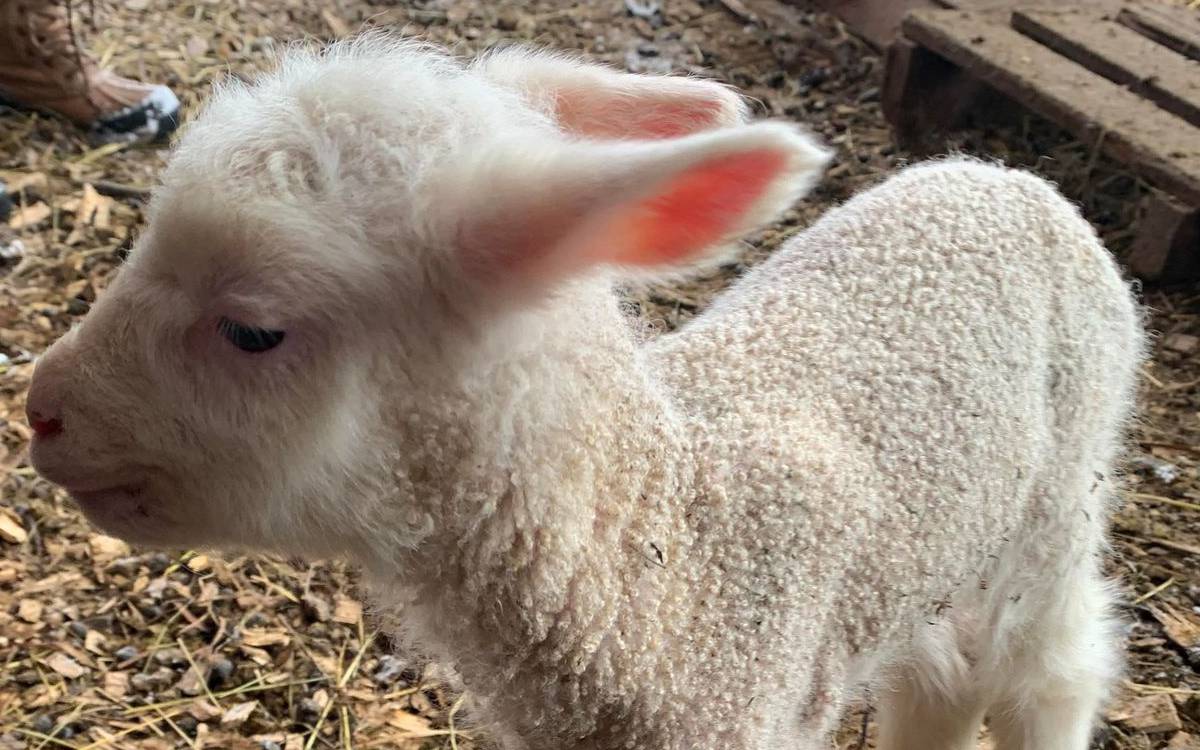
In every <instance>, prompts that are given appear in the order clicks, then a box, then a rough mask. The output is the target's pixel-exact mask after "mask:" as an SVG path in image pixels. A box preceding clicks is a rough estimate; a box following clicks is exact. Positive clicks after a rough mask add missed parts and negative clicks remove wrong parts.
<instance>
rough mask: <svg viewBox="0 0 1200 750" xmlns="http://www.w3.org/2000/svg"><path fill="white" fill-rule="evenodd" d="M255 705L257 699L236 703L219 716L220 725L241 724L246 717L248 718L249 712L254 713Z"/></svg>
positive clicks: (234, 725) (231, 725) (233, 725)
mask: <svg viewBox="0 0 1200 750" xmlns="http://www.w3.org/2000/svg"><path fill="white" fill-rule="evenodd" d="M256 706H258V701H246V702H245V703H239V704H237V705H236V706H234V707H233V708H230V709H229V710H228V711H226V712H225V713H224V714H223V715H222V716H221V726H223V727H236V726H239V725H241V724H242V723H244V722H245V721H246V719H249V718H250V714H252V713H254V709H255V707H256Z"/></svg>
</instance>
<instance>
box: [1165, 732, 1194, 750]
mask: <svg viewBox="0 0 1200 750" xmlns="http://www.w3.org/2000/svg"><path fill="white" fill-rule="evenodd" d="M1167 750H1200V737H1197V736H1196V735H1194V734H1188V733H1187V732H1178V733H1176V735H1175V736H1174V737H1172V738H1171V741H1170V742H1168V743H1167Z"/></svg>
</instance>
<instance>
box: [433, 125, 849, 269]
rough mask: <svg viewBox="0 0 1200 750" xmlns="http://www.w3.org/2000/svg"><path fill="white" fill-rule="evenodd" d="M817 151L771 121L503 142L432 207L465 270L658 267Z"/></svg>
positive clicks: (715, 233) (801, 181) (688, 251)
mask: <svg viewBox="0 0 1200 750" xmlns="http://www.w3.org/2000/svg"><path fill="white" fill-rule="evenodd" d="M828 159H829V154H828V152H827V151H825V149H823V148H822V147H820V146H818V145H817V144H816V143H815V142H814V141H813V140H812V139H811V138H809V137H808V136H806V135H805V134H803V133H802V132H801V131H799V130H798V129H797V128H794V127H792V126H787V125H782V124H774V123H764V124H759V125H750V126H746V127H743V128H735V129H730V130H723V131H718V132H714V133H706V134H702V135H695V136H690V137H687V138H681V139H676V140H671V141H647V142H640V143H618V142H611V143H585V142H569V141H568V142H558V143H554V142H551V143H545V142H541V143H536V144H520V145H515V144H507V145H506V146H501V147H497V148H494V149H491V150H490V151H489V154H488V157H487V159H486V160H485V161H483V162H479V163H476V164H474V165H462V169H464V170H465V171H457V170H456V172H455V173H454V176H453V178H452V180H451V182H450V186H451V189H450V190H447V191H445V192H444V193H443V195H444V196H446V197H445V198H444V199H443V203H442V205H443V206H445V207H446V208H447V209H448V210H450V211H451V212H452V213H451V214H448V216H453V217H455V218H454V219H453V221H454V239H453V244H454V246H455V252H456V253H458V257H459V259H460V261H461V262H460V265H461V267H462V268H464V269H465V270H466V272H467V274H468V275H469V276H473V277H475V278H477V279H481V280H482V279H488V280H501V279H506V278H507V279H510V280H514V281H528V282H535V281H540V282H546V281H554V280H557V279H559V278H562V277H566V276H570V275H572V274H576V273H581V272H583V271H585V270H586V269H588V268H590V267H594V266H601V265H613V266H625V267H635V268H645V269H660V270H667V269H670V268H671V267H673V266H674V267H678V266H684V265H688V264H690V263H694V262H696V261H699V260H703V259H704V258H705V256H706V255H707V254H709V253H711V252H712V251H713V250H716V249H719V248H722V247H723V246H725V245H726V244H727V242H728V241H729V240H731V239H734V238H736V237H739V236H741V235H743V234H745V233H747V232H749V231H751V230H753V229H756V228H757V227H759V226H761V225H763V224H764V223H766V222H768V221H771V220H772V219H774V218H776V217H777V216H778V215H779V214H780V213H781V212H782V211H784V210H785V209H786V208H788V207H789V206H790V205H791V204H792V203H793V202H794V201H795V200H796V199H798V198H799V197H800V196H801V195H803V194H804V193H805V192H807V190H808V189H809V188H810V187H811V186H812V184H813V183H814V182H815V181H816V179H817V178H818V177H819V175H820V173H821V171H822V169H823V168H824V166H825V164H826V162H827V161H828Z"/></svg>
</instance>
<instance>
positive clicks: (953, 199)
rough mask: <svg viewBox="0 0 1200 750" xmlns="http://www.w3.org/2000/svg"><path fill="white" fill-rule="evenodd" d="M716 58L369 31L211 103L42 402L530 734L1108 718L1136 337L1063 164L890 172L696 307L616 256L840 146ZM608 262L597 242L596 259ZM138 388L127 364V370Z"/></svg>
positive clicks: (148, 480) (171, 534)
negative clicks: (658, 69)
mask: <svg viewBox="0 0 1200 750" xmlns="http://www.w3.org/2000/svg"><path fill="white" fill-rule="evenodd" d="M743 114H744V110H743V108H742V106H741V103H740V101H739V100H738V99H737V97H735V96H733V95H732V94H731V93H730V92H729V91H727V90H726V89H724V88H722V87H719V86H716V85H714V84H711V83H706V82H701V81H696V80H688V79H669V78H646V77H637V76H627V75H621V74H617V73H614V72H612V71H607V70H601V69H599V68H595V67H592V66H586V65H581V64H579V63H576V62H572V61H567V60H561V59H556V58H553V57H547V56H530V55H529V54H527V53H523V52H521V51H519V50H518V51H516V52H515V53H513V54H502V55H499V56H496V57H492V58H488V59H485V60H484V61H482V62H480V63H478V64H476V65H474V66H464V65H461V64H459V63H457V62H455V61H452V60H450V59H448V58H446V57H444V56H442V55H440V54H438V53H436V52H432V51H430V50H427V49H425V48H421V47H418V46H413V45H409V44H405V43H391V42H388V41H387V40H382V41H380V42H376V41H373V40H371V39H369V38H368V39H367V40H366V41H364V42H363V43H361V44H353V45H348V46H343V47H339V48H337V49H335V50H334V52H333V53H332V54H331V55H329V56H327V57H319V56H305V55H297V56H295V57H294V58H293V59H292V60H291V61H290V62H289V63H288V64H287V65H285V66H284V67H283V69H282V71H281V72H279V73H277V74H273V75H271V76H267V77H266V80H265V81H263V82H261V83H259V84H257V85H256V86H254V87H251V88H239V87H232V88H230V89H228V90H226V91H225V92H224V93H222V94H220V95H218V96H217V97H216V100H215V101H214V103H213V104H212V105H211V106H210V108H209V110H208V111H207V112H206V113H204V114H202V115H201V116H200V117H199V118H198V119H197V121H195V122H194V123H192V124H191V125H189V127H188V129H187V131H186V134H185V135H184V137H183V139H182V142H181V144H180V146H179V147H178V150H177V153H176V154H175V156H174V158H173V159H172V163H171V166H170V168H169V169H168V171H167V173H166V175H165V176H164V184H163V186H162V189H161V190H160V191H158V192H157V194H156V197H155V200H154V202H153V204H152V218H151V221H150V226H149V227H148V229H147V231H146V232H145V234H144V235H143V239H142V240H141V241H140V242H139V246H138V248H137V250H136V251H135V252H134V253H133V254H132V255H131V257H130V260H129V262H128V265H127V266H126V268H125V269H123V271H122V273H121V275H120V276H119V277H118V278H117V279H116V281H115V282H114V283H113V285H112V286H111V287H110V288H109V289H108V290H107V292H106V294H105V295H104V297H103V298H101V299H100V300H99V301H98V303H97V304H96V305H95V306H94V308H93V309H92V311H91V312H90V313H89V314H88V316H87V319H86V320H85V321H84V323H83V324H82V325H81V326H80V327H79V328H77V329H76V330H74V331H73V332H72V333H71V334H70V335H68V336H66V337H64V338H63V340H61V341H60V342H58V343H56V344H55V346H54V347H53V348H52V349H51V350H50V351H49V352H47V353H46V355H45V356H44V357H43V358H42V360H41V362H40V363H39V366H38V369H37V373H36V375H35V377H34V383H33V387H32V390H31V392H30V394H29V400H28V406H27V409H28V412H29V416H30V421H31V424H32V425H33V427H34V430H35V432H36V433H37V435H38V437H37V439H36V440H35V442H34V445H33V450H32V456H33V460H34V463H35V464H36V465H37V467H38V470H39V471H40V472H42V473H43V475H45V476H47V477H48V478H50V479H52V480H53V481H56V482H58V483H59V484H62V485H63V486H65V487H67V488H68V489H69V490H71V492H72V494H73V495H74V496H75V498H76V499H77V500H79V501H80V503H81V504H82V505H83V507H84V509H85V511H86V512H87V513H88V515H89V517H91V518H92V519H93V520H95V521H96V522H97V523H99V524H101V525H102V526H104V527H105V528H106V529H108V530H109V531H110V533H114V534H118V535H121V536H124V537H126V538H128V539H131V540H134V541H138V542H142V543H155V544H174V545H184V544H186V545H189V546H199V545H212V546H218V547H226V548H240V549H245V548H247V547H250V548H256V549H263V548H266V549H270V550H275V551H280V552H285V553H290V554H308V555H322V556H332V555H338V556H342V557H348V558H350V559H352V560H354V561H356V562H358V563H360V564H361V565H362V566H363V567H364V568H365V569H366V571H367V572H368V574H369V575H370V577H371V578H372V579H373V581H374V588H375V592H376V594H377V597H378V599H379V602H380V605H381V607H382V608H383V609H384V610H385V611H387V612H388V613H389V614H390V615H393V616H394V617H393V618H391V619H394V620H395V621H398V623H399V628H400V629H401V630H402V631H403V633H402V635H404V636H406V638H407V640H408V641H409V642H410V643H412V644H413V645H414V646H416V647H417V648H420V649H423V650H425V651H426V652H428V653H429V654H430V655H432V656H434V657H436V658H438V659H440V660H442V661H445V662H447V663H449V664H452V665H454V666H456V667H457V668H458V671H459V672H460V673H461V676H462V678H463V681H464V683H465V686H466V688H467V689H468V691H469V695H470V696H471V698H472V701H473V710H472V711H470V712H469V714H470V715H471V716H472V717H473V719H474V720H475V721H477V722H479V723H480V724H481V725H483V726H485V727H488V728H489V729H491V730H492V731H493V732H494V734H495V736H497V737H498V738H499V739H500V740H501V743H502V744H503V745H504V747H505V749H506V750H560V749H561V748H576V749H577V750H615V749H616V748H629V749H630V750H759V749H760V748H761V749H763V750H767V749H769V750H776V749H777V748H779V749H780V750H782V748H785V747H790V748H799V750H816V749H817V748H819V747H820V744H821V742H822V740H823V739H824V738H825V737H826V736H827V734H828V732H829V731H830V730H831V728H832V727H833V725H834V724H835V723H836V720H837V718H838V716H839V714H840V712H841V710H842V709H843V708H844V707H845V705H846V704H847V703H848V701H850V700H851V699H852V698H854V697H856V695H858V694H860V693H861V692H862V691H863V690H864V689H867V688H869V689H871V690H872V691H873V694H874V698H875V700H876V702H878V703H880V704H881V705H882V708H883V710H882V712H881V714H882V716H881V718H882V722H883V725H884V726H883V729H884V733H885V738H884V745H883V746H882V747H883V748H886V750H965V748H967V747H969V746H970V743H971V739H972V735H973V734H974V732H975V729H976V728H977V725H978V721H979V717H980V715H981V714H982V713H983V712H984V711H985V710H989V711H991V712H992V729H993V733H994V734H995V735H996V736H997V737H998V739H999V742H1000V748H1001V750H1083V748H1085V747H1086V744H1087V735H1088V732H1089V728H1090V724H1091V721H1092V719H1093V717H1094V714H1095V711H1096V708H1097V705H1098V702H1099V700H1100V698H1101V697H1102V694H1103V693H1104V691H1105V689H1106V687H1107V685H1108V684H1109V682H1110V681H1111V678H1112V677H1113V675H1114V673H1115V672H1116V671H1117V664H1118V661H1119V659H1118V658H1117V653H1118V649H1117V647H1116V644H1115V642H1114V640H1113V638H1112V634H1111V633H1110V632H1109V631H1110V629H1111V626H1110V621H1109V619H1108V618H1109V614H1108V612H1107V605H1108V598H1109V597H1108V594H1107V592H1106V590H1105V588H1104V585H1103V584H1102V582H1101V579H1100V577H1099V574H1098V567H1099V554H1100V552H1101V550H1102V546H1103V539H1104V525H1105V517H1106V511H1107V504H1108V502H1109V500H1110V499H1111V497H1112V493H1113V490H1112V478H1111V473H1112V468H1113V462H1114V460H1115V457H1116V453H1117V450H1118V447H1119V444H1120V438H1121V430H1122V426H1123V423H1124V421H1125V420H1126V418H1127V413H1128V411H1129V408H1130V403H1131V391H1132V388H1133V379H1134V373H1135V371H1136V366H1137V363H1138V359H1139V357H1140V355H1141V340H1140V333H1139V324H1138V323H1139V322H1138V319H1137V315H1136V312H1135V307H1134V305H1133V302H1132V300H1131V297H1130V294H1129V291H1128V289H1127V288H1126V286H1125V285H1124V284H1123V283H1122V281H1121V280H1120V278H1119V276H1118V274H1117V273H1116V270H1115V268H1114V264H1113V263H1112V261H1111V260H1110V259H1109V258H1108V257H1107V256H1106V254H1105V253H1104V250H1103V249H1102V248H1101V247H1100V245H1099V243H1098V242H1097V240H1096V238H1095V236H1094V235H1093V233H1092V232H1091V230H1090V229H1089V227H1088V226H1087V224H1086V223H1084V221H1083V220H1082V219H1081V218H1080V217H1079V216H1078V214H1077V213H1076V211H1075V210H1074V209H1073V208H1072V207H1071V206H1070V205H1069V204H1068V203H1066V202H1065V201H1064V200H1063V199H1062V198H1061V197H1059V196H1058V195H1057V194H1056V193H1055V192H1054V190H1053V189H1051V188H1050V187H1049V186H1047V185H1046V184H1045V183H1043V182H1041V181H1039V180H1037V179H1035V178H1033V177H1030V176H1027V175H1023V174H1019V173H1016V172H1011V171H1005V170H1002V169H998V168H995V167H990V166H985V165H982V164H979V163H973V162H963V161H958V162H945V163H942V164H937V165H933V166H925V167H918V168H914V169H910V170H907V171H906V172H904V173H903V174H901V175H899V176H897V177H895V178H893V179H892V180H890V181H888V182H887V183H885V184H884V185H882V186H880V187H878V188H876V189H874V190H872V191H870V192H868V193H866V194H865V195H863V196H861V197H859V198H857V199H855V200H853V201H851V202H850V203H849V204H848V205H846V206H845V207H843V208H840V209H838V210H835V211H833V212H831V213H830V215H828V216H827V217H825V218H824V219H823V220H822V221H820V222H819V223H818V225H817V226H815V227H813V228H812V229H810V230H809V231H807V232H805V233H804V234H803V235H802V236H801V237H799V238H797V239H796V240H794V241H793V242H792V243H790V244H788V245H787V246H785V247H784V248H783V249H781V250H780V251H779V252H777V253H776V255H775V256H774V257H773V258H771V259H770V260H768V261H767V262H766V263H764V264H763V265H762V266H761V267H760V268H758V269H756V270H754V271H753V272H751V273H750V274H749V275H748V276H747V277H746V278H745V279H743V280H742V281H741V282H740V283H739V284H737V285H736V288H735V289H733V290H731V291H730V292H729V293H728V294H727V295H725V296H724V297H722V298H721V299H720V300H718V301H717V302H716V303H715V305H714V306H713V308H712V309H711V310H709V311H708V312H706V313H705V314H704V315H703V316H702V317H701V318H700V319H698V320H696V321H694V322H693V323H692V324H690V325H688V326H687V327H686V328H685V329H684V330H683V331H681V332H678V333H675V334H671V335H667V336H663V337H661V338H659V339H657V340H654V341H650V342H646V341H643V340H642V339H641V337H640V336H639V335H638V333H637V332H636V331H635V328H634V327H633V326H631V325H630V323H629V321H627V320H626V319H625V318H624V317H623V316H622V314H621V312H620V310H619V308H618V303H617V299H616V297H615V295H614V293H613V291H612V289H611V285H610V282H611V281H612V276H611V275H610V271H611V269H613V268H631V267H633V268H648V269H652V270H654V269H664V268H666V269H671V268H677V267H678V266H680V265H686V264H688V263H691V262H694V261H697V260H698V259H702V258H704V257H706V256H707V254H708V253H710V252H712V251H713V249H714V248H715V247H719V246H721V244H722V243H723V242H725V241H728V240H730V239H732V238H736V237H739V236H741V235H743V234H744V233H745V232H747V231H749V230H750V229H751V228H753V227H755V226H760V225H762V224H763V223H764V222H766V221H768V220H770V219H771V218H772V217H774V216H776V215H777V214H778V213H779V212H780V211H782V210H783V209H784V208H785V207H786V206H788V205H790V204H791V203H792V202H793V201H794V200H796V199H797V197H798V196H799V195H800V194H802V193H803V191H804V190H806V189H807V187H808V186H810V185H811V183H812V181H813V180H814V179H815V178H816V175H817V174H818V173H819V171H820V169H821V168H822V166H823V164H824V163H825V161H826V159H827V155H826V154H825V152H824V151H823V150H822V149H821V148H820V147H819V146H817V145H816V144H815V143H813V142H812V141H811V139H809V138H808V137H807V136H805V135H804V134H803V133H801V132H798V130H797V129H796V128H795V127H792V126H788V125H784V124H779V123H760V124H753V125H744V124H741V121H742V117H743ZM605 269H608V270H605ZM131 384H133V386H131Z"/></svg>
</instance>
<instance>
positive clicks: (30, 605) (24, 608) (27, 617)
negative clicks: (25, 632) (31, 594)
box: [17, 599, 42, 623]
mask: <svg viewBox="0 0 1200 750" xmlns="http://www.w3.org/2000/svg"><path fill="white" fill-rule="evenodd" d="M17 617H20V618H21V619H22V620H24V621H25V622H29V623H34V622H41V621H42V603H41V602H39V601H38V600H37V599H22V600H21V601H20V603H19V604H18V605H17Z"/></svg>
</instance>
